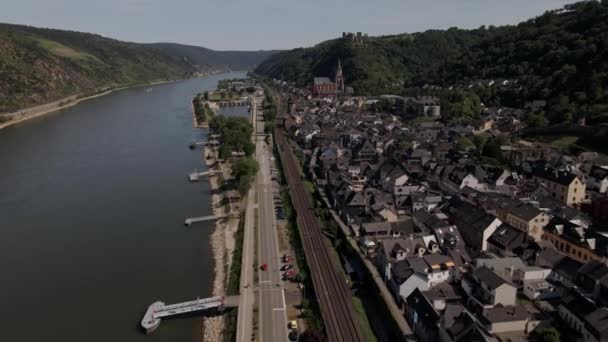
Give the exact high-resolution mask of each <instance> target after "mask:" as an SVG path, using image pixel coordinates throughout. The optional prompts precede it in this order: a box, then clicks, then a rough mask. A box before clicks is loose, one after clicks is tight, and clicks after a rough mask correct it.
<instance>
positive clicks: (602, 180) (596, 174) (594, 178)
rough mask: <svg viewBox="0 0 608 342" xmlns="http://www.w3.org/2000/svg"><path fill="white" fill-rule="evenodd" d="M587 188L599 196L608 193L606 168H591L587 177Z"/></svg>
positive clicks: (607, 167) (607, 168)
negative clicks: (595, 191)
mask: <svg viewBox="0 0 608 342" xmlns="http://www.w3.org/2000/svg"><path fill="white" fill-rule="evenodd" d="M587 187H588V188H589V189H592V190H597V192H599V193H601V194H605V193H606V192H608V166H600V165H594V166H592V167H591V170H590V171H589V176H588V177H587Z"/></svg>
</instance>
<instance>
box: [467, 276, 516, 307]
mask: <svg viewBox="0 0 608 342" xmlns="http://www.w3.org/2000/svg"><path fill="white" fill-rule="evenodd" d="M462 288H463V290H464V291H465V292H466V293H467V294H468V296H469V303H470V304H471V305H473V306H477V307H481V308H490V307H494V306H496V305H498V304H501V305H503V306H513V305H515V299H516V296H517V288H516V287H515V286H514V285H513V284H511V283H510V282H508V281H507V280H506V279H504V278H503V277H501V276H499V275H498V274H496V273H495V272H494V271H492V270H491V269H489V268H488V267H486V266H481V267H478V268H476V269H475V270H474V271H473V272H471V273H470V274H469V275H467V276H465V277H464V278H463V280H462Z"/></svg>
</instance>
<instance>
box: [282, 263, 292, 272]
mask: <svg viewBox="0 0 608 342" xmlns="http://www.w3.org/2000/svg"><path fill="white" fill-rule="evenodd" d="M292 268H293V265H292V264H287V265H283V266H282V267H281V271H287V270H290V269H292Z"/></svg>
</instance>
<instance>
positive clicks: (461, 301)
mask: <svg viewBox="0 0 608 342" xmlns="http://www.w3.org/2000/svg"><path fill="white" fill-rule="evenodd" d="M344 37H345V38H344V39H352V36H347V35H346V34H345V35H344ZM347 78H348V76H347V75H344V74H343V71H342V68H341V62H340V60H337V61H336V69H335V72H334V73H333V75H332V77H331V78H330V77H325V76H324V77H315V78H314V80H312V82H311V83H312V85H311V87H310V88H299V87H295V86H294V85H293V84H290V83H288V82H283V81H280V80H274V85H275V86H276V87H277V88H279V89H280V91H281V94H282V97H283V99H284V101H285V102H286V103H287V105H286V113H284V114H283V115H279V116H278V117H277V119H276V120H277V126H278V127H280V129H281V130H284V132H285V134H286V135H287V136H288V138H289V139H290V140H291V141H292V144H293V146H294V147H295V148H296V155H297V156H298V159H299V161H300V162H301V166H302V170H303V172H304V174H305V177H306V178H307V179H308V180H310V181H311V182H313V184H314V188H315V191H316V192H318V195H319V196H320V197H322V198H323V199H324V203H325V204H326V207H325V208H326V210H328V211H330V212H331V213H332V214H333V217H334V218H335V220H336V222H337V224H338V225H339V226H341V227H344V228H345V229H344V232H343V233H344V236H347V237H348V236H350V237H352V239H354V240H355V241H356V249H357V254H359V255H360V257H361V258H362V259H363V260H365V261H369V262H370V263H371V264H373V266H374V267H375V268H376V271H377V272H378V274H379V275H380V276H381V278H382V283H383V284H382V285H381V286H385V287H386V288H387V289H388V290H389V291H390V293H391V297H392V298H390V301H394V304H395V305H396V306H398V307H399V310H400V314H402V315H403V318H405V320H406V321H407V324H408V325H409V328H410V329H411V336H410V337H412V338H413V337H415V338H417V339H418V340H420V341H472V340H474V341H524V340H528V338H529V337H530V336H537V337H539V338H550V336H552V335H555V334H556V333H557V334H558V336H560V335H561V339H562V340H571V341H574V340H581V341H605V340H607V339H608V325H606V322H607V321H608V308H607V307H606V306H607V305H608V265H607V264H606V260H607V257H608V226H607V225H606V223H607V222H608V214H607V213H608V196H607V190H608V160H607V159H606V157H605V156H603V155H600V154H598V153H596V152H586V151H585V152H581V153H578V154H577V155H573V154H568V153H567V152H566V151H564V150H563V149H558V148H556V147H555V146H552V145H550V144H547V143H543V142H538V141H534V140H531V139H526V138H524V137H522V135H521V134H520V133H521V132H523V131H525V129H526V124H525V123H523V119H522V118H523V116H524V115H525V114H526V113H527V112H529V111H532V110H533V109H534V108H535V107H537V106H543V105H544V103H543V101H535V102H534V103H530V104H529V106H528V107H527V108H506V107H484V108H483V110H482V112H481V113H480V114H481V115H480V117H479V118H478V119H471V120H469V121H468V122H460V123H458V124H450V123H446V122H445V120H443V119H442V108H441V105H440V101H439V98H437V97H433V96H417V97H404V96H395V95H392V94H386V95H381V96H370V97H366V96H353V95H352V89H350V88H349V87H348V86H347V82H345V79H347ZM484 82H489V83H488V84H487V85H488V86H495V87H498V86H502V85H507V84H508V83H509V82H508V81H506V80H502V81H494V80H489V81H487V80H486V81H484ZM345 83H346V84H345ZM404 108H408V109H409V110H407V111H409V112H411V113H417V114H416V115H414V116H413V117H412V116H411V115H410V116H409V117H405V118H404V116H403V115H400V114H399V113H403V112H406V110H403V109H404ZM579 125H580V127H579V128H580V129H597V128H585V127H584V122H581V123H579ZM606 128H607V127H605V126H603V127H601V129H606ZM325 230H326V232H327V234H329V235H334V236H335V235H336V234H340V232H339V231H338V230H335V229H334V231H331V227H330V226H328V225H326V226H325ZM349 262H353V260H347V261H346V263H349ZM352 272H355V273H356V271H352ZM355 278H356V276H355ZM385 299H386V298H385ZM406 337H407V336H406ZM541 340H542V339H541ZM549 340H550V339H544V340H543V341H549Z"/></svg>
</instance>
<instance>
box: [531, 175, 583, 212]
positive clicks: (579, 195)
mask: <svg viewBox="0 0 608 342" xmlns="http://www.w3.org/2000/svg"><path fill="white" fill-rule="evenodd" d="M533 177H534V180H535V181H536V182H537V183H540V184H543V185H544V186H545V187H546V188H547V190H548V191H549V194H550V195H551V197H553V198H555V199H557V200H558V201H561V202H563V203H566V205H569V206H572V205H575V204H579V203H581V202H582V201H583V200H584V199H585V191H586V185H585V183H584V182H583V181H582V180H581V179H580V178H579V177H578V176H577V175H575V174H574V173H571V172H568V171H560V170H555V169H549V168H539V169H536V170H535V171H534V173H533Z"/></svg>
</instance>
